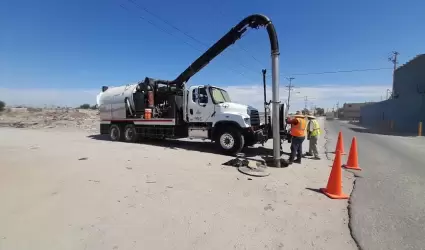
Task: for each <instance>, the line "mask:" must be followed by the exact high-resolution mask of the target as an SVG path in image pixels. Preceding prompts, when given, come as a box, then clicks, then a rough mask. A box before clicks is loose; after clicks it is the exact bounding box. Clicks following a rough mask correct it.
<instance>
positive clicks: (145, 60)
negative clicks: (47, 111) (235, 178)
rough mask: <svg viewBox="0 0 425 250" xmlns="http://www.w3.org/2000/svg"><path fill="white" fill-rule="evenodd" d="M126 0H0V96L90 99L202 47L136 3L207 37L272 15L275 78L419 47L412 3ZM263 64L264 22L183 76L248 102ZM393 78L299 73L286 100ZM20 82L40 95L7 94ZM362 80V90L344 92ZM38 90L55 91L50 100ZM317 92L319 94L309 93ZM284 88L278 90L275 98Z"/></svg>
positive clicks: (330, 98) (416, 3) (170, 74)
mask: <svg viewBox="0 0 425 250" xmlns="http://www.w3.org/2000/svg"><path fill="white" fill-rule="evenodd" d="M133 1H135V2H136V3H137V4H138V5H139V6H137V5H135V4H133V3H132V2H131V1H129V0H103V1H100V0H97V1H95V0H72V1H71V0H68V1H65V0H61V1H54V0H40V1H34V0H20V1H16V0H15V1H12V0H2V1H0V32H1V35H0V99H3V100H4V99H6V101H7V102H8V103H10V102H21V103H22V102H24V101H25V102H26V103H27V104H31V102H32V99H31V98H33V99H34V103H39V102H43V101H44V103H45V104H64V105H68V104H69V105H74V104H75V103H78V102H81V101H83V99H84V98H87V101H89V102H90V101H91V102H93V103H94V102H95V101H94V100H95V98H94V97H92V95H94V96H95V94H93V93H94V92H97V91H99V90H100V88H101V86H102V85H115V86H116V85H121V84H127V83H129V82H135V81H138V80H142V79H143V78H144V77H145V76H149V77H154V78H162V79H174V78H175V77H176V76H177V75H178V74H179V73H180V72H182V71H183V70H184V69H185V68H186V67H187V66H188V65H189V64H190V63H191V62H192V61H194V60H195V59H196V58H197V57H198V56H199V55H200V54H201V52H203V51H205V50H206V49H207V47H205V46H204V45H202V44H199V43H197V42H195V41H193V40H191V39H190V38H188V37H186V36H184V35H183V34H182V33H179V32H178V31H176V30H175V29H173V28H172V27H170V26H168V25H167V24H165V23H163V22H161V21H160V20H159V19H157V18H156V17H155V16H152V15H150V14H149V13H146V12H145V11H144V10H142V9H141V8H140V7H143V8H146V9H148V10H149V11H150V12H152V13H155V14H156V15H159V16H160V17H162V18H163V19H165V20H166V21H168V22H169V23H172V24H173V25H174V26H176V27H178V28H180V29H181V30H182V31H184V32H186V33H187V34H190V35H191V36H193V37H195V38H196V39H197V40H200V41H201V42H202V43H203V44H207V45H212V44H213V43H214V42H215V41H217V40H218V39H219V38H220V37H221V36H222V35H224V34H225V33H226V32H227V31H228V30H229V29H230V28H231V27H232V26H233V25H235V24H237V23H238V22H239V21H240V20H241V19H242V18H244V17H245V16H247V15H249V14H253V13H262V14H265V15H267V16H269V17H270V18H271V20H272V21H273V23H274V24H275V27H276V29H277V32H278V37H279V43H280V48H281V56H280V61H281V64H280V72H281V73H282V76H281V86H282V87H283V86H284V85H286V84H287V81H286V80H285V78H284V77H285V76H290V75H291V74H296V73H310V72H322V71H335V70H351V69H367V68H387V67H391V64H390V63H389V62H388V57H389V56H390V53H391V51H393V50H397V51H399V52H400V57H399V59H400V62H401V63H404V62H406V61H407V60H409V59H411V58H412V57H414V56H415V55H417V54H420V53H424V51H425V48H424V46H425V33H424V32H423V25H421V24H424V23H425V15H423V10H424V9H425V1H421V0H411V1H395V0H392V1H388V0H387V1H384V0H374V1H366V0H359V1H340V0H339V1H338V0H326V1H325V0H324V1H313V0H309V1H307V0H305V1H302V0H300V1H246V0H245V1H242V0H234V1H224V0H215V1H206V0H198V1H195V0H180V1H141V0H133ZM120 5H123V6H124V7H125V8H122V7H121V6H120ZM140 17H143V18H145V19H148V20H149V21H150V22H153V23H155V25H156V26H157V27H155V26H153V25H151V24H150V23H148V22H147V21H145V20H142V19H141V18H140ZM158 27H160V28H158ZM164 30H165V31H166V32H164ZM168 33H172V34H173V35H172V36H171V35H170V34H168ZM187 43H189V44H191V46H189V45H187ZM246 51H248V52H246ZM252 57H255V58H256V59H257V60H254V59H253V58H252ZM242 65H243V66H242ZM262 68H268V69H269V68H270V47H269V41H268V37H267V35H266V31H265V30H263V29H261V30H251V31H249V32H248V33H247V35H246V36H245V37H243V38H242V39H241V40H240V41H239V42H237V45H236V46H232V48H231V49H230V50H227V51H225V52H224V53H223V54H222V55H220V56H219V57H218V58H216V59H215V60H214V61H212V62H211V63H210V65H208V66H207V67H206V68H204V69H203V70H202V71H201V72H199V73H198V74H197V75H195V76H194V77H193V78H192V79H191V83H192V84H204V83H205V84H213V85H218V86H222V87H229V88H230V89H231V90H232V93H231V94H232V96H235V98H236V99H237V100H238V101H239V100H240V101H245V102H249V101H253V102H256V103H257V102H261V98H262V97H261V95H259V99H258V98H257V97H255V98H256V99H255V100H253V97H252V96H250V95H255V93H256V92H258V91H257V90H259V88H261V69H262ZM391 79H392V73H391V70H381V71H368V72H357V73H341V74H323V75H308V76H296V79H295V80H294V84H295V85H296V86H297V87H298V89H299V90H298V91H299V92H300V94H298V97H295V99H294V101H297V100H298V101H299V103H300V104H299V105H301V103H303V102H302V97H303V96H304V95H308V96H309V97H311V99H312V102H314V104H316V105H322V106H330V105H332V104H333V103H335V102H336V101H340V102H342V103H343V102H345V101H364V100H370V99H374V100H375V101H377V99H379V98H380V95H382V96H385V90H386V88H388V87H390V86H391ZM270 81H271V79H269V83H270ZM353 88H354V89H353ZM19 89H23V90H27V91H29V90H32V91H34V92H33V93H34V94H35V95H38V98H37V97H35V96H34V95H30V96H28V97H25V100H19V99H16V97H13V98H12V96H13V95H14V94H13V93H17V92H18V91H20V90H19ZM35 89H36V90H35ZM247 89H251V90H252V91H248V92H247V91H246V90H247ZM332 89H333V90H332ZM365 89H366V90H367V91H366V93H365V94H364V95H363V94H361V95H360V94H355V93H354V95H351V94H352V93H353V92H358V93H363V92H364V90H365ZM325 90H326V91H325ZM348 90H349V92H350V93H346V94H344V95H339V94H341V91H342V92H344V91H345V92H346V91H348ZM43 91H44V93H49V94H48V96H50V97H52V96H54V95H55V93H58V94H59V95H62V96H61V97H56V98H53V99H48V98H47V97H46V98H45V97H44V96H43ZM244 91H245V92H244ZM320 91H321V92H323V93H325V94H323V93H322V95H319V96H317V93H315V92H320ZM332 91H333V92H332ZM369 91H376V93H375V92H374V93H373V94H371V93H369ZM331 92H332V93H333V94H330V93H331ZM2 93H3V94H2ZM61 93H68V94H67V95H66V97H65V96H64V95H63V94H61ZM326 93H328V94H326ZM73 95H75V96H73ZM286 95H287V93H285V92H283V88H282V91H281V93H280V96H281V98H282V99H285V98H286ZM90 98H93V99H90ZM297 98H298V99H297ZM257 99H258V100H257ZM84 100H86V99H84ZM49 102H50V103H49ZM71 103H72V104H71Z"/></svg>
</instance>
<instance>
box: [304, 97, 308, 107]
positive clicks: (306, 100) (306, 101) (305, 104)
mask: <svg viewBox="0 0 425 250" xmlns="http://www.w3.org/2000/svg"><path fill="white" fill-rule="evenodd" d="M307 103H308V97H307V96H304V111H305V110H307Z"/></svg>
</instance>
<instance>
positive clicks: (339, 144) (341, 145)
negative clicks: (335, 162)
mask: <svg viewBox="0 0 425 250" xmlns="http://www.w3.org/2000/svg"><path fill="white" fill-rule="evenodd" d="M337 151H339V152H340V153H341V155H345V152H344V139H343V138H342V132H341V131H339V134H338V141H337V142H336V148H335V153H336V152H337Z"/></svg>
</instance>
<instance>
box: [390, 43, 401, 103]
mask: <svg viewBox="0 0 425 250" xmlns="http://www.w3.org/2000/svg"><path fill="white" fill-rule="evenodd" d="M399 54H400V53H398V52H397V51H393V52H392V55H391V56H390V57H389V58H388V61H390V62H392V63H393V65H394V69H393V88H392V92H391V95H392V96H393V95H394V82H395V71H396V69H397V64H398V60H397V57H398V55H399Z"/></svg>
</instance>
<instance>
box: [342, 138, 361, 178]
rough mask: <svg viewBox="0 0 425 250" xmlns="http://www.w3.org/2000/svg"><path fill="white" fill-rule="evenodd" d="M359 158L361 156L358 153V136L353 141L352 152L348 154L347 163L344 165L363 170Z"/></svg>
mask: <svg viewBox="0 0 425 250" xmlns="http://www.w3.org/2000/svg"><path fill="white" fill-rule="evenodd" d="M358 158H359V157H358V155H357V139H356V137H353V140H352V141H351V147H350V153H349V154H348V160H347V164H345V165H343V167H344V168H348V169H353V170H362V169H361V168H360V167H359V162H358Z"/></svg>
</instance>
